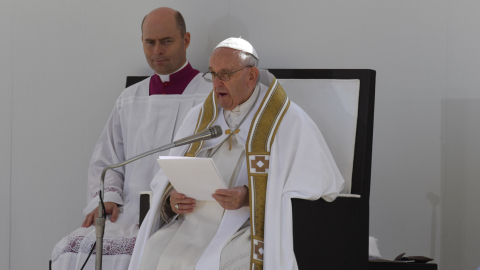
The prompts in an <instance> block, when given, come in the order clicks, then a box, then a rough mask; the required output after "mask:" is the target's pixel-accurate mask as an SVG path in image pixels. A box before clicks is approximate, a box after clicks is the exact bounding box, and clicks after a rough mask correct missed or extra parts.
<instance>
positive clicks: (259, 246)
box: [253, 239, 265, 261]
mask: <svg viewBox="0 0 480 270" xmlns="http://www.w3.org/2000/svg"><path fill="white" fill-rule="evenodd" d="M253 249H254V251H253V254H254V258H255V259H256V260H259V261H263V253H264V252H265V251H264V249H263V241H260V240H256V239H255V240H254V247H253Z"/></svg>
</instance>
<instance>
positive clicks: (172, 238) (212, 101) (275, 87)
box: [129, 38, 344, 270]
mask: <svg viewBox="0 0 480 270" xmlns="http://www.w3.org/2000/svg"><path fill="white" fill-rule="evenodd" d="M258 59H259V58H258V55H257V53H256V51H255V49H254V48H253V47H252V45H251V44H250V43H249V42H247V41H246V40H243V39H241V38H229V39H226V40H224V41H223V42H221V43H220V44H219V45H217V47H216V48H215V49H214V51H213V53H212V55H211V57H210V67H209V72H207V73H206V74H205V79H206V80H208V81H211V82H213V87H214V91H212V93H211V94H210V95H209V96H208V98H207V99H206V100H205V102H204V103H203V104H200V105H198V106H196V107H194V108H193V109H191V110H190V112H189V113H188V115H187V116H186V117H185V120H184V122H183V124H182V126H181V127H180V129H179V131H178V134H177V137H178V138H181V137H184V136H188V135H190V134H193V133H197V132H199V131H202V130H203V129H205V128H207V127H210V126H213V125H219V126H221V128H222V130H224V131H225V132H224V134H223V135H222V136H220V137H219V138H216V139H212V140H208V141H204V142H202V143H200V142H198V143H193V144H191V145H186V146H183V147H178V148H175V149H174V150H172V151H171V152H170V154H169V155H172V156H188V157H194V156H196V157H210V158H212V160H213V162H214V163H215V165H216V167H217V168H218V172H219V173H220V175H221V176H222V178H223V180H224V181H225V184H226V186H227V187H228V188H227V189H219V190H212V193H213V194H212V197H213V198H214V199H215V200H214V201H200V200H195V199H193V198H187V197H186V196H185V195H184V194H180V193H179V192H177V191H176V190H175V189H174V187H173V186H172V185H171V184H170V182H169V180H168V179H167V177H166V175H165V173H164V172H163V170H160V171H159V172H158V173H157V175H156V176H155V178H154V179H153V181H152V188H153V189H154V197H153V200H152V206H153V207H152V208H151V209H150V211H149V213H148V214H147V216H146V218H145V221H144V225H142V228H141V229H140V232H139V234H138V238H137V244H136V246H135V250H134V253H133V256H132V260H131V263H130V268H129V269H130V270H137V269H141V270H158V269H162V270H174V269H175V270H176V269H182V270H193V269H195V270H213V269H222V270H233V269H252V270H253V269H266V270H280V269H281V270H294V269H298V266H297V262H296V259H295V254H294V253H293V232H292V208H291V199H292V198H302V199H307V200H317V199H318V198H320V197H322V198H323V199H325V200H327V201H332V200H334V199H335V198H336V197H337V195H338V193H339V192H340V191H341V190H342V188H343V183H344V180H343V177H342V176H341V174H340V172H339V170H338V168H337V166H336V164H335V161H334V160H333V157H332V155H331V153H330V151H329V149H328V147H327V144H326V143H325V140H324V139H323V136H322V134H321V133H320V131H319V130H318V128H317V126H316V125H315V123H314V122H313V121H312V119H310V117H308V115H307V114H306V113H305V112H304V111H303V110H302V109H301V108H300V107H298V106H297V105H296V104H295V103H293V102H290V100H289V98H288V97H287V95H286V94H285V92H284V91H283V89H282V86H281V85H280V84H279V83H278V81H277V80H276V79H275V78H273V81H272V82H271V84H270V86H266V85H264V84H262V83H259V82H258V78H259V69H258ZM193 180H194V179H193Z"/></svg>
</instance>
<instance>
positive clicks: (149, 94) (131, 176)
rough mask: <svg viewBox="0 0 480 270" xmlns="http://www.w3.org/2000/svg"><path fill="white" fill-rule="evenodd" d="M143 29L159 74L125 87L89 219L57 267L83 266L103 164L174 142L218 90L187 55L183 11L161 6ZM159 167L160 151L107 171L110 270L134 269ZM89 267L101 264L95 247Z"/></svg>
mask: <svg viewBox="0 0 480 270" xmlns="http://www.w3.org/2000/svg"><path fill="white" fill-rule="evenodd" d="M141 28H142V43H143V49H144V52H145V57H146V59H147V62H148V64H149V65H150V67H151V68H152V69H153V71H154V72H155V74H154V75H153V76H151V77H149V78H147V79H145V80H143V81H141V82H139V83H137V84H135V85H133V86H130V87H129V88H127V89H125V91H123V93H122V94H121V95H120V97H119V98H118V100H117V102H116V104H115V107H114V108H113V112H112V114H111V116H110V119H109V120H108V122H107V125H106V126H105V129H104V130H103V132H102V134H101V136H100V139H99V140H98V142H97V145H96V146H95V150H94V153H93V156H92V160H91V162H90V167H89V170H88V192H87V200H88V201H87V202H88V204H87V206H86V207H85V209H84V215H85V220H84V222H83V224H82V227H81V228H79V229H77V230H75V231H74V232H72V233H71V234H70V235H68V236H66V237H64V238H63V239H62V240H61V241H60V242H58V243H57V245H56V246H55V248H54V250H53V253H52V261H53V264H52V268H53V269H55V270H57V269H59V270H60V269H61V270H65V269H80V268H81V267H82V265H83V263H84V262H85V260H86V258H87V256H88V254H89V252H90V250H91V248H92V246H93V243H94V242H95V227H94V226H92V225H93V223H94V220H95V218H96V216H97V207H98V202H99V196H98V194H99V189H100V174H101V172H102V170H103V168H104V167H105V166H107V165H111V164H116V163H119V162H122V161H125V160H126V159H129V158H131V157H133V156H136V155H138V154H141V153H143V152H146V151H149V150H152V149H154V148H157V147H159V146H161V145H164V144H167V143H170V142H171V140H172V138H173V137H174V135H175V133H176V131H177V130H178V128H179V126H180V124H181V123H182V121H183V118H184V117H185V115H186V114H187V112H188V111H189V110H190V109H191V108H192V107H193V106H195V105H196V104H198V103H201V102H202V101H203V100H205V98H206V96H207V95H208V93H209V92H210V91H211V90H212V85H211V84H209V83H207V82H205V81H204V80H203V78H202V75H203V74H201V73H199V71H198V70H195V69H193V68H192V67H191V66H190V64H189V62H188V61H187V58H186V50H187V48H188V46H189V45H190V33H188V32H187V31H186V26H185V21H184V19H183V17H182V15H181V14H180V13H179V12H178V11H175V10H173V9H170V8H158V9H155V10H153V11H152V12H150V13H149V14H148V15H147V16H145V18H144V20H143V22H142V26H141ZM166 154H167V152H162V153H161V155H166ZM158 169H159V165H158V163H157V162H156V156H155V155H152V156H149V157H147V158H144V159H142V160H138V161H135V162H133V163H130V164H128V165H126V166H124V167H119V168H117V169H114V170H109V171H108V172H107V174H106V177H105V196H104V201H105V208H106V211H107V213H108V215H109V216H108V217H107V223H106V227H105V239H104V247H103V250H104V256H103V269H104V270H110V269H111V270H113V269H115V270H119V269H127V267H128V264H129V262H130V258H131V255H132V251H133V248H134V245H135V240H136V237H137V233H138V230H139V227H138V216H139V215H138V210H139V200H140V192H141V191H147V190H150V182H151V180H152V178H153V176H154V175H155V173H156V172H157V171H158ZM85 269H95V254H93V255H92V257H91V258H90V259H89V261H88V263H87V265H86V267H85Z"/></svg>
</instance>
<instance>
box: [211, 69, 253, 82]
mask: <svg viewBox="0 0 480 270" xmlns="http://www.w3.org/2000/svg"><path fill="white" fill-rule="evenodd" d="M247 67H253V66H252V65H247V66H245V67H243V68H241V69H237V70H235V71H232V72H225V71H223V72H221V73H223V74H227V75H228V80H222V79H220V77H218V75H217V74H218V73H215V72H211V71H208V72H206V73H205V74H203V76H202V78H203V79H204V80H205V81H207V82H211V83H213V81H214V80H215V77H218V79H219V80H220V81H222V82H227V81H230V77H231V76H232V74H233V73H235V72H237V71H240V70H242V69H246V68H247ZM209 73H210V74H211V75H212V79H211V80H210V79H207V78H205V76H207V74H209Z"/></svg>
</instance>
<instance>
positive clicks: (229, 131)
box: [225, 129, 240, 151]
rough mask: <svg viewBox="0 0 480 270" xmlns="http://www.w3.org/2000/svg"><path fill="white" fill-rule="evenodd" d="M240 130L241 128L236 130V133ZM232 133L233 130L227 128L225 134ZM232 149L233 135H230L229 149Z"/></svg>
mask: <svg viewBox="0 0 480 270" xmlns="http://www.w3.org/2000/svg"><path fill="white" fill-rule="evenodd" d="M239 132H240V129H237V130H235V134H238V133H239ZM230 133H232V130H231V129H227V130H225V134H227V135H228V134H230ZM230 150H232V136H230V148H229V149H228V151H230Z"/></svg>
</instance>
